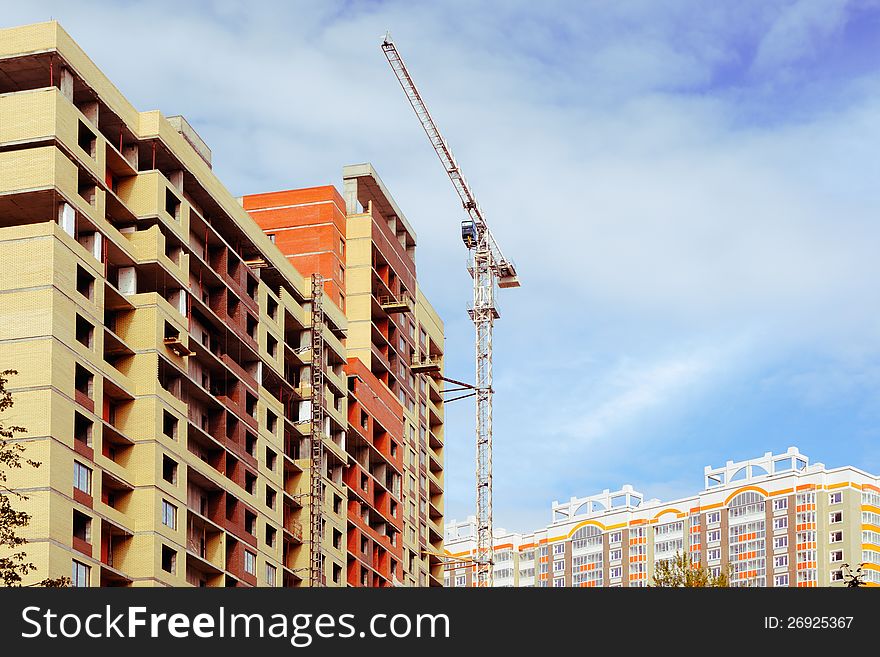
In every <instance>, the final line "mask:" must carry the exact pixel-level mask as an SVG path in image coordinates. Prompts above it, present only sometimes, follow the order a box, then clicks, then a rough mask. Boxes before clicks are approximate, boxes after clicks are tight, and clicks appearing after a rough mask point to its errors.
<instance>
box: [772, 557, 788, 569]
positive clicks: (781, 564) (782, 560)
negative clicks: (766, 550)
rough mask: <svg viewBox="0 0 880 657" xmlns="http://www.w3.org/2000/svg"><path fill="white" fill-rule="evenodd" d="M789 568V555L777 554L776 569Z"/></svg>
mask: <svg viewBox="0 0 880 657" xmlns="http://www.w3.org/2000/svg"><path fill="white" fill-rule="evenodd" d="M787 566H788V555H787V554H777V555H776V556H775V557H773V567H774V568H786V567H787Z"/></svg>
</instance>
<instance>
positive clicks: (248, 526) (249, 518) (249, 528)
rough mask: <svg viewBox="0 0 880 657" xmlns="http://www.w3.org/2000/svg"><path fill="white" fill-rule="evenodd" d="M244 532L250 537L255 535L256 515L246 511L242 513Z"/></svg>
mask: <svg viewBox="0 0 880 657" xmlns="http://www.w3.org/2000/svg"><path fill="white" fill-rule="evenodd" d="M244 530H245V531H246V532H247V533H248V534H250V535H251V536H256V535H257V514H256V513H254V512H253V511H248V510H247V509H245V512H244Z"/></svg>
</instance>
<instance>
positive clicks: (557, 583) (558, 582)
mask: <svg viewBox="0 0 880 657" xmlns="http://www.w3.org/2000/svg"><path fill="white" fill-rule="evenodd" d="M564 586H565V578H564V577H556V578H554V580H553V588H555V589H558V588H562V587H564Z"/></svg>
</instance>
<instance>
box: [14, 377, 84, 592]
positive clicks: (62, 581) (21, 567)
mask: <svg viewBox="0 0 880 657" xmlns="http://www.w3.org/2000/svg"><path fill="white" fill-rule="evenodd" d="M13 374H18V372H16V371H15V370H4V371H2V372H0V414H2V413H3V412H4V411H6V410H8V409H9V408H11V407H12V403H13V402H12V394H11V393H10V392H9V391H8V390H7V389H6V382H7V381H8V380H9V377H10V376H12V375H13ZM24 431H25V429H24V428H23V427H17V426H14V425H11V426H6V425H4V424H3V423H2V422H0V585H3V586H21V581H22V578H23V577H25V576H26V575H27V574H28V573H30V572H32V571H33V570H35V569H36V566H34V564H32V563H30V562H28V561H27V560H26V557H27V554H26V553H25V552H23V551H21V550H20V548H21V546H22V545H24V544H25V543H27V539H25V538H23V537H21V536H19V535H18V532H19V530H21V529H23V528H24V527H27V525H28V523H29V522H30V519H31V517H30V515H29V514H28V513H25V512H24V511H16V510H15V509H14V508H13V506H12V502H13V500H18V501H24V500H27V497H26V496H25V495H22V494H21V493H19V492H17V491H14V490H12V489H11V488H9V487H8V486H7V485H6V481H7V475H6V471H7V470H12V469H20V468H21V467H22V466H23V465H28V466H30V467H33V468H39V467H40V463H39V462H38V461H33V460H31V459H26V458H24V456H23V453H24V446H23V445H21V444H19V443H14V442H11V441H12V439H13V438H14V437H15V434H17V433H23V432H24ZM69 582H70V580H69V578H67V577H59V578H57V579H45V580H43V581H42V582H39V584H38V585H39V586H50V587H59V586H67V585H68V584H69Z"/></svg>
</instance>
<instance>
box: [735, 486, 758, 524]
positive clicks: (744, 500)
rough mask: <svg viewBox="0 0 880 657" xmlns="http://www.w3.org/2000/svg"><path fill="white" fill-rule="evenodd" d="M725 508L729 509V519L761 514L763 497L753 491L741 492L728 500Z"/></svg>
mask: <svg viewBox="0 0 880 657" xmlns="http://www.w3.org/2000/svg"><path fill="white" fill-rule="evenodd" d="M727 506H728V508H729V509H730V517H731V518H738V517H741V516H748V515H752V514H755V513H763V512H764V496H763V495H761V494H760V493H758V492H757V491H753V490H747V491H743V492H742V493H740V494H739V495H737V496H736V497H734V498H733V499H732V500H730V504H728V505H727Z"/></svg>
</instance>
